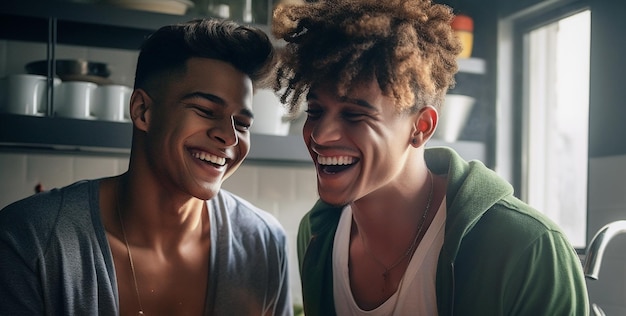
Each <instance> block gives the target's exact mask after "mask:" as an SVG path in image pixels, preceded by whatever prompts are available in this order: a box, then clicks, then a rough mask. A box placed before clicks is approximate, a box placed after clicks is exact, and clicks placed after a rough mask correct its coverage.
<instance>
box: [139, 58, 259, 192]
mask: <svg viewBox="0 0 626 316" xmlns="http://www.w3.org/2000/svg"><path fill="white" fill-rule="evenodd" d="M157 86H158V87H159V88H158V89H150V90H151V92H145V91H143V90H138V91H135V94H137V95H135V94H134V95H133V98H132V101H131V113H132V115H133V120H134V121H135V126H136V127H138V128H139V129H142V130H144V131H145V132H146V135H145V138H144V139H145V140H144V142H145V156H146V157H145V159H146V160H147V162H148V166H149V167H150V168H151V170H152V173H153V174H154V175H155V176H156V177H157V178H158V181H159V182H160V183H161V184H162V185H164V186H166V187H167V189H169V190H180V191H183V193H184V194H189V195H192V196H194V197H197V198H200V199H205V200H206V199H210V198H212V197H213V196H214V195H215V194H216V193H217V191H218V190H219V189H220V187H221V185H222V182H223V181H224V180H225V179H226V178H228V177H229V176H230V175H231V174H232V173H233V172H234V171H235V170H236V169H237V167H238V166H239V165H240V164H241V163H242V162H243V159H244V158H245V157H246V155H247V154H248V151H249V149H250V133H249V131H248V129H249V127H250V125H251V124H252V93H253V88H252V82H251V80H250V78H249V77H248V76H247V75H245V74H243V73H242V72H240V71H238V70H237V69H235V68H234V67H233V66H231V65H230V64H228V63H225V62H222V61H219V60H215V59H207V58H191V59H189V60H188V61H187V69H186V71H185V72H183V73H178V74H172V75H169V76H168V77H167V79H164V80H163V82H162V83H161V84H158V85H157ZM152 90H154V91H152ZM142 99H143V103H142V102H141V101H142ZM137 100H138V101H137ZM142 116H143V119H138V118H141V117H142ZM138 122H139V123H138ZM142 122H145V123H142ZM142 124H143V125H142Z"/></svg>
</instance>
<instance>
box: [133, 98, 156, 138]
mask: <svg viewBox="0 0 626 316" xmlns="http://www.w3.org/2000/svg"><path fill="white" fill-rule="evenodd" d="M151 108H152V98H150V96H149V95H148V94H147V93H146V91H144V90H143V89H135V90H134V91H133V94H132V95H131V96H130V119H131V121H133V125H135V127H136V128H138V129H140V130H142V131H147V130H148V124H149V122H150V109H151Z"/></svg>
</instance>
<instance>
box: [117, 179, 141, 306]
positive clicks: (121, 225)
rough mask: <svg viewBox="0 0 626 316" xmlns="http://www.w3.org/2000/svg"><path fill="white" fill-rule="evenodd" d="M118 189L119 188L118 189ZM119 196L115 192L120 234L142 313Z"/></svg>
mask: <svg viewBox="0 0 626 316" xmlns="http://www.w3.org/2000/svg"><path fill="white" fill-rule="evenodd" d="M118 191H120V190H118ZM120 196H121V194H120V193H119V192H118V194H117V217H118V218H119V220H120V227H122V236H123V237H124V243H125V244H126V251H127V252H128V261H129V262H130V271H131V272H132V274H133V283H134V285H135V294H137V303H139V314H138V315H143V314H144V313H143V307H142V306H141V296H140V295H139V286H137V275H136V273H135V264H134V263H133V254H132V253H131V251H130V246H129V245H128V238H126V229H124V221H123V220H122V212H121V211H120V208H121V207H120Z"/></svg>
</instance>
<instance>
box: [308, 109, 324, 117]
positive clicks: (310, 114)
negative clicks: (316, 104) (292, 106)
mask: <svg viewBox="0 0 626 316" xmlns="http://www.w3.org/2000/svg"><path fill="white" fill-rule="evenodd" d="M304 112H306V114H307V115H308V117H309V118H310V119H316V118H319V117H320V116H321V115H322V110H320V109H312V108H308V109H306V110H305V111H304Z"/></svg>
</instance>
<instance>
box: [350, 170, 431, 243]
mask: <svg viewBox="0 0 626 316" xmlns="http://www.w3.org/2000/svg"><path fill="white" fill-rule="evenodd" d="M432 177H433V176H432V175H429V173H428V170H427V169H424V175H422V176H420V177H416V178H417V179H419V180H417V182H416V184H414V185H412V186H406V185H401V186H400V187H402V188H406V187H409V188H410V187H413V188H416V189H413V190H410V191H402V190H405V189H402V190H399V189H397V188H395V189H391V190H385V191H388V192H377V193H376V194H375V196H373V195H374V194H370V195H368V196H366V197H364V198H361V199H359V200H358V201H355V202H353V203H352V204H351V207H352V217H353V220H354V224H355V226H356V230H357V231H358V234H359V235H360V238H363V240H364V242H365V243H367V244H368V245H370V247H371V248H372V249H373V251H379V250H380V252H383V253H384V252H387V251H388V252H389V253H395V252H397V251H398V250H402V249H406V247H405V246H406V245H407V244H409V243H410V242H411V241H412V240H413V238H414V236H415V233H416V227H418V226H420V225H421V222H422V217H423V215H424V212H425V211H426V209H427V208H429V209H430V211H429V214H428V216H427V218H426V219H425V223H424V225H423V226H424V227H423V230H424V231H425V230H426V229H427V228H428V225H429V224H430V220H431V219H432V214H434V213H435V212H434V210H436V209H434V207H435V205H434V204H435V203H433V202H434V201H433V198H434V196H435V194H434V193H435V192H434V191H435V187H434V182H431V181H432V180H433V179H432ZM379 191H380V190H379ZM381 196H384V198H381ZM428 204H430V205H429V206H428ZM427 206H428V207H427ZM390 245H391V246H390ZM396 248H397V249H396Z"/></svg>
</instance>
